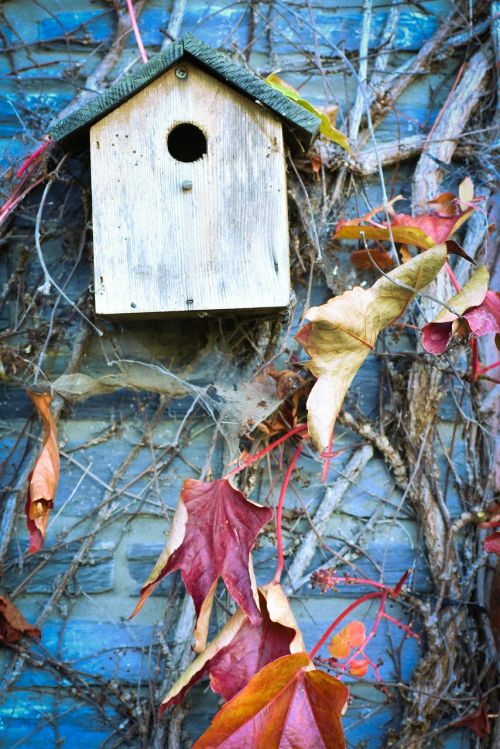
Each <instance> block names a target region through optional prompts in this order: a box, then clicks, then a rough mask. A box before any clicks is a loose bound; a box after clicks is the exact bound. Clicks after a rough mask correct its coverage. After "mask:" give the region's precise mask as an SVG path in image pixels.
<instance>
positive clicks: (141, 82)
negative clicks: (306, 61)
mask: <svg viewBox="0 0 500 749" xmlns="http://www.w3.org/2000/svg"><path fill="white" fill-rule="evenodd" d="M182 59H186V60H191V61H193V62H194V63H196V64H198V65H199V66H200V67H202V68H204V69H205V70H207V71H208V72H209V73H211V74H212V75H213V76H214V77H215V78H218V79H219V80H221V81H223V82H224V83H225V84H227V85H228V86H230V87H231V88H234V89H236V90H237V91H240V93H242V94H244V95H245V96H248V97H249V98H250V99H252V100H253V101H256V102H260V103H261V104H263V105H264V106H265V107H267V109H269V110H270V111H271V112H273V113H274V114H275V115H277V116H278V117H279V118H280V119H281V120H283V122H284V124H285V126H286V128H287V130H288V131H289V133H290V135H291V138H292V140H295V141H299V142H300V143H301V144H302V145H303V146H304V147H305V148H307V147H308V146H309V145H310V143H311V141H312V139H313V138H314V137H315V135H316V134H317V132H318V130H319V125H320V120H319V119H318V117H316V115H314V114H312V113H311V112H308V111H307V110H306V109H304V108H303V107H301V106H299V105H298V104H296V103H295V102H293V101H291V100H290V99H288V98H287V97H286V96H284V95H283V94H281V93H280V92H279V91H276V90H275V89H273V88H272V87H271V86H269V85H268V84H267V83H265V82H264V81H262V80H261V79H260V78H258V77H257V76H256V75H255V74H254V73H252V71H251V70H250V69H249V68H247V67H245V66H243V65H239V64H237V63H235V62H233V61H232V60H231V59H229V58H228V57H227V56H226V55H224V54H222V53H220V52H218V51H217V50H215V49H212V47H209V46H208V44H205V43H204V42H202V41H200V40H199V39H198V38H197V37H195V36H194V35H193V34H186V35H185V36H184V37H183V38H182V39H181V40H180V41H179V42H175V43H173V44H171V45H170V47H168V48H167V49H166V50H165V51H163V52H160V54H158V55H155V56H154V57H152V58H151V59H150V60H149V62H147V63H146V64H145V65H142V66H137V68H136V69H135V70H134V72H132V73H130V74H129V75H127V76H125V77H123V78H121V79H120V80H119V81H118V82H117V83H115V84H114V85H113V86H110V88H108V89H107V90H106V91H104V93H102V94H100V95H98V96H96V98H95V99H93V100H92V101H91V102H90V103H89V104H86V105H85V106H83V107H81V109H78V110H77V111H76V112H73V114H70V115H68V117H65V118H64V119H63V120H61V122H58V123H57V124H56V125H55V126H54V127H53V128H52V129H51V130H50V135H51V136H52V138H53V139H54V140H56V141H58V142H59V143H60V144H61V146H62V147H63V148H70V149H74V148H78V147H83V146H85V145H86V144H87V143H88V132H89V129H90V127H91V126H92V125H93V124H94V123H95V122H98V120H100V119H102V118H103V117H105V116H106V115H107V114H109V113H110V112H112V111H113V109H116V108H117V107H119V106H120V104H123V102H125V101H127V99H130V98H131V97H132V96H134V95H135V94H137V93H138V92H139V91H141V90H142V89H143V88H145V87H146V86H148V85H149V84H150V83H152V82H153V81H154V80H155V79H156V78H158V77H159V76H160V75H162V74H163V73H165V72H166V71H167V70H168V69H169V68H171V67H172V65H174V64H175V63H176V62H178V61H179V60H182Z"/></svg>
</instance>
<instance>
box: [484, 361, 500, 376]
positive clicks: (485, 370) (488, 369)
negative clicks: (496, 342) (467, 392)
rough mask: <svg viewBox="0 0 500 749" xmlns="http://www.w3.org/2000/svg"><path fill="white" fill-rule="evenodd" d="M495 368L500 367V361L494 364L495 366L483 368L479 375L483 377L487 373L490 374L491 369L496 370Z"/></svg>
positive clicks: (489, 365) (490, 365)
mask: <svg viewBox="0 0 500 749" xmlns="http://www.w3.org/2000/svg"><path fill="white" fill-rule="evenodd" d="M495 367H500V359H499V360H498V361H495V362H493V364H488V366H487V367H481V368H480V370H479V374H480V375H483V374H485V373H486V372H489V371H490V369H495Z"/></svg>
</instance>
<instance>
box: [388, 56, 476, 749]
mask: <svg viewBox="0 0 500 749" xmlns="http://www.w3.org/2000/svg"><path fill="white" fill-rule="evenodd" d="M489 67H490V59H489V55H487V54H486V53H485V52H484V51H483V50H480V51H479V52H477V53H476V54H475V55H474V56H473V58H472V59H471V61H470V63H469V64H468V66H467V69H466V71H465V72H464V74H463V77H462V79H461V80H460V83H459V84H458V85H457V86H456V87H455V90H454V92H453V93H452V95H451V96H450V97H449V100H448V102H447V106H446V107H445V108H444V109H443V110H442V112H441V113H440V115H439V117H438V121H437V125H436V126H435V128H434V129H433V132H432V133H431V136H430V137H429V138H428V140H427V143H426V145H425V147H424V151H423V154H422V156H421V157H420V160H419V162H418V164H417V168H416V171H415V177H414V182H413V209H414V211H415V212H418V211H419V210H422V209H423V207H424V206H425V205H426V203H427V201H429V200H430V199H431V198H433V197H434V196H435V195H436V194H438V192H439V186H440V182H441V179H442V176H443V172H442V170H441V168H440V166H439V165H438V164H437V163H436V162H435V161H433V160H432V159H431V158H429V156H431V155H432V156H434V157H435V158H437V159H439V160H440V161H441V162H444V163H445V164H447V163H449V162H450V161H451V158H452V156H453V153H454V151H455V148H456V143H457V140H456V138H457V136H458V135H459V134H460V133H461V132H462V131H463V130H464V129H465V127H466V124H467V122H468V120H469V118H470V115H471V113H472V112H473V111H474V109H475V107H476V106H477V104H478V103H479V101H480V98H481V96H482V94H483V92H484V88H485V83H486V80H487V75H488V71H489ZM432 292H433V295H437V296H438V297H439V298H441V297H444V298H449V297H450V296H451V289H449V284H448V280H447V279H445V278H444V276H443V278H441V279H438V280H437V281H436V282H435V284H434V288H433V289H432ZM421 310H422V314H423V315H424V317H426V318H429V317H432V316H433V315H434V313H435V309H434V305H433V304H432V302H430V301H429V300H428V299H423V300H422V302H421ZM443 394H444V391H443V375H442V373H441V372H440V370H439V369H437V368H434V367H432V368H431V367H429V366H427V365H425V363H423V362H420V361H415V362H414V363H413V364H412V367H411V370H410V373H409V379H408V386H407V391H406V404H405V414H406V416H405V419H404V424H403V425H402V426H401V427H400V429H399V432H400V437H401V442H402V445H403V451H404V455H405V458H406V461H407V463H408V465H409V467H410V468H411V469H413V467H416V468H417V474H416V477H417V480H416V482H415V484H414V486H413V487H412V488H411V489H410V491H409V493H408V496H409V499H410V501H411V503H412V505H413V507H414V509H415V512H416V514H417V519H418V521H419V525H420V528H421V533H422V537H423V539H424V541H425V545H426V551H427V557H428V561H429V568H430V570H431V574H432V576H433V580H434V586H435V589H436V591H437V594H438V597H437V602H436V607H435V613H436V614H437V612H438V611H439V626H440V637H439V638H438V639H437V640H434V642H429V649H428V652H427V654H426V655H425V656H424V657H423V659H422V661H421V662H420V664H419V665H418V667H417V669H416V671H415V673H414V676H413V679H412V683H411V688H410V691H409V693H408V694H404V695H403V697H404V699H405V714H404V716H403V722H402V731H401V733H400V734H399V736H398V741H397V742H396V746H397V747H404V749H422V747H423V745H424V743H425V737H426V735H427V733H428V732H429V729H430V728H431V727H433V726H435V725H437V723H438V721H439V720H440V717H441V716H442V714H443V712H444V710H445V708H446V703H445V700H446V696H447V695H448V694H449V690H450V689H451V688H453V685H454V684H455V683H457V680H460V679H461V673H460V668H461V666H460V660H461V657H462V654H463V652H464V647H463V639H464V638H465V633H466V632H467V631H469V630H472V631H473V630H474V623H473V621H472V620H471V619H470V617H469V616H468V613H467V611H466V610H465V609H464V608H462V607H459V608H458V609H456V608H455V607H450V606H448V607H442V603H443V600H445V599H447V600H450V599H451V600H455V601H461V599H462V597H463V589H462V586H461V580H460V577H459V566H458V559H457V557H456V554H455V547H454V544H453V539H452V538H451V537H450V534H451V520H450V517H449V514H448V511H447V508H446V505H445V503H444V500H443V497H442V496H441V489H440V471H439V468H438V464H437V458H436V451H435V449H434V442H435V439H436V429H437V424H438V418H439V413H438V412H439V405H440V402H441V400H442V398H443ZM402 421H403V420H402ZM419 458H420V465H419V466H418V465H417V460H418V459H419Z"/></svg>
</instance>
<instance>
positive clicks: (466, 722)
mask: <svg viewBox="0 0 500 749" xmlns="http://www.w3.org/2000/svg"><path fill="white" fill-rule="evenodd" d="M451 725H452V726H457V727H460V728H462V727H463V728H470V730H471V731H474V733H475V734H476V736H479V738H481V739H482V738H484V737H485V736H489V734H490V732H491V728H490V721H489V719H488V713H487V712H486V708H485V707H484V706H482V707H480V708H478V709H477V710H475V711H474V712H473V713H469V715H466V716H465V717H464V718H460V720H455V721H454V722H453V723H451Z"/></svg>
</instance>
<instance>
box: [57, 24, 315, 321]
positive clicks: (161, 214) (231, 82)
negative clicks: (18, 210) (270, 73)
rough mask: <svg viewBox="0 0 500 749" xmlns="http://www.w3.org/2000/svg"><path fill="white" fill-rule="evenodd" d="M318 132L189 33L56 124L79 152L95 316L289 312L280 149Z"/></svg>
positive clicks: (63, 140) (61, 137) (306, 117)
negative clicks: (85, 172) (87, 184)
mask: <svg viewBox="0 0 500 749" xmlns="http://www.w3.org/2000/svg"><path fill="white" fill-rule="evenodd" d="M318 127H319V120H318V118H317V117H316V116H315V115H313V114H311V113H309V112H308V111H306V110H305V109H303V108H302V107H300V106H299V105H297V104H295V103H294V102H292V101H290V100H289V99H288V98H286V97H285V96H283V95H282V94H281V93H279V92H277V91H275V90H274V89H272V88H271V87H270V86H268V85H267V84H266V83H264V82H263V81H262V80H260V79H259V78H258V77H257V76H255V75H254V74H253V73H252V72H251V71H250V70H249V69H248V68H246V67H244V66H241V65H238V64H236V63H234V62H232V61H231V60H230V59H228V58H227V57H226V56H224V55H222V54H220V53H219V52H217V51H215V50H213V49H212V48H211V47H209V46H207V45H206V44H204V43H203V42H201V41H200V40H199V39H197V38H196V37H194V36H193V35H191V34H188V35H186V36H185V37H183V39H182V41H180V42H178V43H175V44H172V45H171V46H170V48H169V49H167V50H166V51H164V52H162V53H161V54H159V55H157V56H156V57H154V58H152V59H151V60H150V61H149V62H148V63H147V64H145V65H143V66H142V67H141V68H139V69H138V70H137V71H136V72H134V73H133V74H131V75H129V76H127V77H125V78H122V79H121V80H120V81H119V82H118V83H116V84H115V85H113V86H112V87H111V88H109V89H108V90H107V91H106V92H105V93H103V94H102V95H100V96H98V97H97V98H96V99H95V100H93V101H92V102H91V103H90V104H88V105H87V106H85V107H83V108H81V109H80V110H78V111H77V112H75V113H73V114H71V115H70V116H68V117H67V118H66V119H64V120H62V121H61V122H60V123H59V124H57V125H56V126H55V127H54V128H53V130H52V131H51V135H52V137H53V139H54V140H57V141H59V143H60V144H61V146H62V147H63V148H66V149H70V150H75V149H76V148H82V147H85V145H87V144H88V142H89V141H90V158H91V175H92V210H93V232H94V272H95V300H96V311H97V313H99V314H102V315H125V314H126V315H138V314H142V315H150V316H153V315H160V314H164V313H189V312H195V313H201V312H211V311H222V310H235V311H236V310H254V311H256V310H271V309H273V308H280V307H281V308H283V307H286V306H287V305H288V303H289V297H290V279H289V259H288V215H287V190H286V174H285V141H287V142H288V143H290V145H291V146H294V145H301V146H302V147H307V146H308V145H309V144H310V142H311V140H312V138H313V137H314V135H315V134H316V132H317V130H318Z"/></svg>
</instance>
